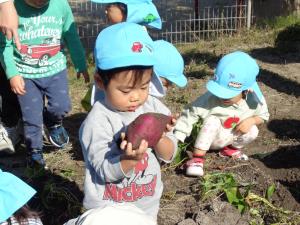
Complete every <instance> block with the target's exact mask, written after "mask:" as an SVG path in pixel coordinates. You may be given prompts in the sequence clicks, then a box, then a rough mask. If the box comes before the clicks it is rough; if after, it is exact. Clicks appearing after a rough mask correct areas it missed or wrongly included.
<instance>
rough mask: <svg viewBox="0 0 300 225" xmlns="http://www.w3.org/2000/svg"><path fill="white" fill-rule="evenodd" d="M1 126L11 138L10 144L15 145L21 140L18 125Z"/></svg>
mask: <svg viewBox="0 0 300 225" xmlns="http://www.w3.org/2000/svg"><path fill="white" fill-rule="evenodd" d="M3 127H4V129H5V130H6V132H7V134H8V137H9V139H10V140H11V142H12V144H13V145H14V146H16V145H17V144H18V143H19V142H20V141H21V137H20V131H19V127H18V125H17V126H15V127H5V126H3Z"/></svg>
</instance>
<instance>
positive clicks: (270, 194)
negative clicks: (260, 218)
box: [266, 184, 275, 200]
mask: <svg viewBox="0 0 300 225" xmlns="http://www.w3.org/2000/svg"><path fill="white" fill-rule="evenodd" d="M274 191H275V185H274V184H272V185H271V186H270V187H268V189H267V192H266V199H268V200H270V199H271V197H272V195H273V194H274Z"/></svg>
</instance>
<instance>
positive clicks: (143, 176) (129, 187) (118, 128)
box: [79, 96, 177, 219]
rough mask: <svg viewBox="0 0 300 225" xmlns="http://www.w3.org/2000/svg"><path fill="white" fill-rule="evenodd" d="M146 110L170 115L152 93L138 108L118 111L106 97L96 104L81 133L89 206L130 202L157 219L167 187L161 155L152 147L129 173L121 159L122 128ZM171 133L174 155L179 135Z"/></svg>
mask: <svg viewBox="0 0 300 225" xmlns="http://www.w3.org/2000/svg"><path fill="white" fill-rule="evenodd" d="M146 112H157V113H162V114H165V115H170V110H169V109H168V108H167V107H166V106H165V105H164V104H163V103H162V102H160V101H159V100H158V99H157V98H155V97H152V96H149V97H148V100H147V101H146V103H145V104H144V105H142V106H140V107H139V108H138V109H137V110H136V111H135V112H120V111H116V110H114V109H112V108H111V107H110V106H109V104H107V103H106V102H104V101H103V102H100V101H97V102H96V103H95V104H94V106H93V108H92V110H91V112H90V113H89V114H88V116H87V118H86V119H85V121H84V122H83V124H82V125H81V128H80V133H79V138H80V142H81V146H82V152H83V156H84V160H85V165H86V170H85V181H84V200H83V205H84V207H85V208H87V209H91V208H96V207H104V206H106V205H112V204H116V203H122V202H130V203H132V204H134V205H136V206H137V207H139V208H141V209H142V210H144V211H145V212H146V213H147V214H148V215H150V216H152V217H153V218H154V219H156V217H157V213H158V209H159V201H160V198H161V194H162V191H163V184H162V181H161V172H160V164H159V161H158V159H159V160H163V159H161V158H160V157H159V155H157V157H156V156H155V155H154V153H153V150H152V149H150V148H149V149H148V150H147V152H146V154H145V155H144V159H143V160H141V161H140V162H139V163H138V164H137V166H136V167H135V168H134V169H133V170H132V171H130V172H128V173H127V174H125V173H124V172H123V171H122V168H121V163H120V156H121V154H122V150H121V149H120V148H119V143H120V142H119V138H120V134H121V132H124V131H125V129H126V126H127V125H128V124H129V123H130V122H132V121H133V120H134V119H135V118H136V117H137V116H138V115H140V114H143V113H146ZM167 137H169V138H170V139H171V140H172V141H173V143H174V146H175V147H174V154H173V157H174V156H175V154H176V148H177V139H176V138H175V136H174V135H173V132H169V133H167ZM157 158H158V159H157ZM172 159H173V158H172ZM163 161H165V160H163ZM170 161H172V160H170ZM170 161H169V162H170ZM165 162H166V161H165Z"/></svg>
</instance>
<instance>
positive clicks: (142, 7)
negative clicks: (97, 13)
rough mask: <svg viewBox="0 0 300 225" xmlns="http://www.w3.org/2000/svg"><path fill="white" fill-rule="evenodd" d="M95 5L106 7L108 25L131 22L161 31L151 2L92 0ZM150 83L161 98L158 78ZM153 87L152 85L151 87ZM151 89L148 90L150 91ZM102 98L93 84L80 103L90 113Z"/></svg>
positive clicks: (159, 21) (137, 0)
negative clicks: (155, 87) (99, 4)
mask: <svg viewBox="0 0 300 225" xmlns="http://www.w3.org/2000/svg"><path fill="white" fill-rule="evenodd" d="M92 1H93V2H96V3H104V4H107V5H106V9H105V13H106V17H107V22H108V24H110V25H113V24H117V23H121V22H125V21H126V22H132V23H137V24H140V25H143V26H145V27H149V28H154V29H161V27H162V21H161V18H160V16H159V13H158V11H157V9H156V7H155V5H154V4H153V2H152V1H151V0H119V1H114V0H92ZM152 79H153V80H152V81H151V83H155V86H157V89H158V91H156V89H154V91H156V92H155V93H158V94H157V95H159V96H161V92H163V90H162V88H163V87H162V84H161V82H160V80H159V79H158V77H155V76H153V77H152ZM151 86H153V85H151ZM151 90H152V88H151V89H150V91H151ZM102 98H104V93H103V91H101V90H100V89H99V88H97V87H96V85H95V84H93V85H92V86H91V87H90V89H89V90H88V91H87V93H86V95H85V96H84V98H83V99H82V101H81V104H82V106H83V108H84V109H85V110H86V111H90V110H91V107H92V106H93V105H94V103H95V101H97V100H100V99H102Z"/></svg>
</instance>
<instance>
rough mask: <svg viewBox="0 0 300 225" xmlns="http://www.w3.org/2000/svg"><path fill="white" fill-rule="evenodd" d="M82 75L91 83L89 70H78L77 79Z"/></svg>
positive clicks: (86, 81) (85, 80)
mask: <svg viewBox="0 0 300 225" xmlns="http://www.w3.org/2000/svg"><path fill="white" fill-rule="evenodd" d="M80 76H83V78H84V82H85V83H89V82H90V76H89V73H88V72H87V71H83V72H78V73H77V79H79V78H80Z"/></svg>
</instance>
